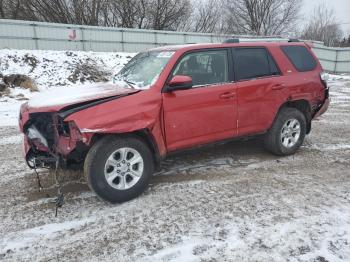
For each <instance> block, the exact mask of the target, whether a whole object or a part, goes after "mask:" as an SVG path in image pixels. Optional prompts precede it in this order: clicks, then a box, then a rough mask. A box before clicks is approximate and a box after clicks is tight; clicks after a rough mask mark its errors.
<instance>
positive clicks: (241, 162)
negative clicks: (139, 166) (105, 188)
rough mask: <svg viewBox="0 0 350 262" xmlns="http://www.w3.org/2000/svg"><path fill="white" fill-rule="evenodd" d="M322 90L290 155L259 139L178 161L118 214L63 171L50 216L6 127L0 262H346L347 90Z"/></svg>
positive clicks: (349, 253) (349, 247) (1, 130)
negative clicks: (321, 102)
mask: <svg viewBox="0 0 350 262" xmlns="http://www.w3.org/2000/svg"><path fill="white" fill-rule="evenodd" d="M331 91H332V92H331V97H332V105H331V108H330V109H329V111H328V112H327V113H326V114H325V115H323V116H322V117H320V118H319V119H318V120H317V121H315V122H314V123H313V130H312V133H311V134H310V135H309V136H307V138H306V140H305V143H304V145H303V147H302V148H301V149H300V151H299V152H298V153H297V154H296V155H294V156H290V157H284V158H281V157H275V156H273V155H270V154H269V153H267V152H265V151H264V149H263V147H262V145H261V143H260V142H259V140H250V141H239V142H231V143H228V144H225V145H220V146H216V147H211V148H206V149H201V150H192V151H188V152H184V153H181V154H178V155H175V156H172V157H170V158H168V159H167V160H166V161H164V162H163V164H162V170H161V172H160V173H159V174H157V175H156V176H154V178H153V179H152V182H151V185H150V187H149V188H148V189H147V191H146V192H145V193H144V194H143V195H141V196H140V197H138V198H137V199H135V200H132V201H130V202H127V203H123V204H119V205H111V204H107V203H105V202H103V201H101V200H100V199H98V198H97V197H96V196H95V194H94V193H93V192H91V191H90V190H89V189H88V187H87V186H86V184H85V183H84V181H83V179H82V177H81V173H80V172H74V173H66V174H65V177H64V180H65V187H64V192H65V204H64V206H63V207H62V208H61V209H59V212H58V217H57V218H56V217H55V213H54V204H53V201H54V199H55V192H56V191H55V188H54V185H53V180H52V178H51V176H50V175H49V174H47V173H45V172H41V173H40V176H41V178H42V183H43V185H44V186H45V187H46V189H44V190H43V191H42V192H38V186H37V181H36V177H35V175H34V173H33V171H32V170H30V169H29V168H27V167H26V164H25V163H24V161H23V159H22V154H21V144H20V136H19V132H18V130H17V127H0V199H1V202H0V221H1V223H0V260H4V261H67V260H74V261H82V260H84V261H97V260H99V261H319V262H321V261H322V262H324V261H350V163H349V160H350V81H345V80H338V81H335V82H332V84H331Z"/></svg>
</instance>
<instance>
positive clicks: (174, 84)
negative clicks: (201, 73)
mask: <svg viewBox="0 0 350 262" xmlns="http://www.w3.org/2000/svg"><path fill="white" fill-rule="evenodd" d="M192 86H193V82H192V77H190V76H183V75H176V76H173V78H172V79H171V80H170V81H169V83H168V85H167V86H166V87H165V92H173V91H176V90H186V89H190V88H192Z"/></svg>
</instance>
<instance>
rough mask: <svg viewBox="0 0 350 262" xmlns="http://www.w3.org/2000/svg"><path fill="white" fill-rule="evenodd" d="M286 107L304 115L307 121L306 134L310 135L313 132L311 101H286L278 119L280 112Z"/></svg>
mask: <svg viewBox="0 0 350 262" xmlns="http://www.w3.org/2000/svg"><path fill="white" fill-rule="evenodd" d="M285 107H291V108H296V109H298V110H299V111H300V112H302V113H303V114H304V116H305V119H306V134H309V133H310V132H311V120H312V115H311V105H310V103H309V101H307V100H305V99H299V100H290V101H286V102H285V103H283V104H282V105H281V106H280V108H279V110H278V112H277V114H276V117H277V115H278V114H279V112H280V111H281V110H282V109H283V108H285Z"/></svg>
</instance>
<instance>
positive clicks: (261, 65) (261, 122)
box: [233, 47, 286, 136]
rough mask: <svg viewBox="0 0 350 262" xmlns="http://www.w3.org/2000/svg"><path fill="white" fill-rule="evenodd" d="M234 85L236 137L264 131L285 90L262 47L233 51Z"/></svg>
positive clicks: (272, 63) (272, 60) (270, 56)
mask: <svg viewBox="0 0 350 262" xmlns="http://www.w3.org/2000/svg"><path fill="white" fill-rule="evenodd" d="M233 63H234V70H235V79H236V81H237V109H238V117H237V120H238V135H240V136H243V135H247V134H254V133H259V132H262V131H265V130H266V129H268V128H269V127H270V125H271V123H272V122H273V120H274V117H275V114H276V110H278V107H279V106H280V105H281V103H282V102H283V101H284V100H285V92H284V89H285V87H286V85H285V83H284V80H283V77H282V76H281V72H280V70H279V68H278V66H277V63H276V62H275V61H274V59H273V57H272V55H271V54H270V53H269V51H268V50H267V49H266V48H264V47H253V48H252V47H240V48H235V49H234V50H233Z"/></svg>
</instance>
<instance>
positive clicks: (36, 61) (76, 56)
mask: <svg viewBox="0 0 350 262" xmlns="http://www.w3.org/2000/svg"><path fill="white" fill-rule="evenodd" d="M134 55H135V54H134V53H118V52H113V53H112V52H83V51H48V50H14V49H1V50H0V73H2V74H3V75H8V74H24V75H27V76H29V77H31V78H32V79H34V80H35V82H36V83H37V85H38V87H39V89H40V90H45V89H47V88H52V87H55V86H66V85H72V84H80V83H81V81H79V79H78V80H77V81H76V82H72V80H74V78H70V76H72V75H73V74H74V73H75V71H76V69H77V66H80V65H85V64H87V65H91V66H95V67H96V68H99V69H101V70H104V71H106V72H109V73H110V74H111V75H114V74H115V73H117V72H118V71H119V70H120V69H121V68H122V67H123V66H124V65H125V64H126V63H127V62H128V61H129V60H130V59H131V58H132V57H133V56H134ZM78 68H79V67H78ZM86 78H88V76H85V79H86ZM87 81H88V80H87Z"/></svg>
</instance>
